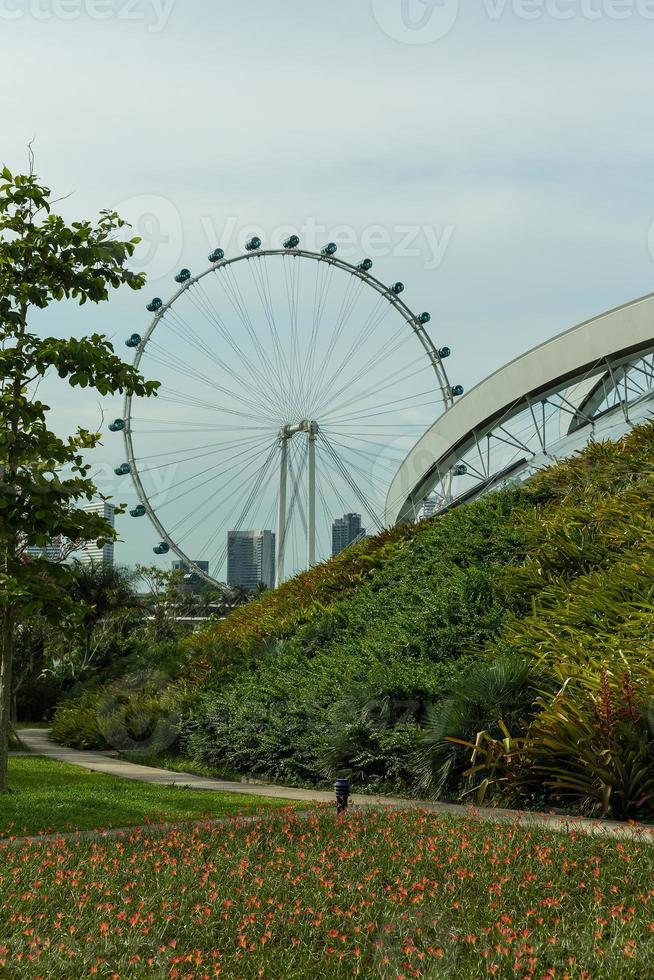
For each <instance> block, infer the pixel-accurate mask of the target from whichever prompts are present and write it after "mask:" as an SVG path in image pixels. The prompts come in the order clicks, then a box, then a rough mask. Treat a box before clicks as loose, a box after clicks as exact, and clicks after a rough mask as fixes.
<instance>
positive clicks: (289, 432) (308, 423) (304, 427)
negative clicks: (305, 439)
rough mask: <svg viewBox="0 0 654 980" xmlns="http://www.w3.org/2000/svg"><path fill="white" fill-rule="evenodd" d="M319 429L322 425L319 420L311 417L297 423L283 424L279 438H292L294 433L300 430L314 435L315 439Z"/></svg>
mask: <svg viewBox="0 0 654 980" xmlns="http://www.w3.org/2000/svg"><path fill="white" fill-rule="evenodd" d="M319 431H320V426H319V425H318V423H317V422H314V421H313V420H311V419H302V421H301V422H297V423H296V424H295V425H284V426H282V428H281V429H280V430H279V438H280V439H291V438H292V437H293V436H294V435H297V433H298V432H306V434H307V435H308V436H309V437H313V438H314V439H315V438H316V436H317V435H318V432H319Z"/></svg>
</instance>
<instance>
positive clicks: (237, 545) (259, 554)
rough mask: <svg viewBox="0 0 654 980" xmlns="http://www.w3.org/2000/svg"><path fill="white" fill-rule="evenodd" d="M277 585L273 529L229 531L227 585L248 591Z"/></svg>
mask: <svg viewBox="0 0 654 980" xmlns="http://www.w3.org/2000/svg"><path fill="white" fill-rule="evenodd" d="M260 583H263V584H264V585H266V586H268V588H269V589H272V588H273V587H274V585H275V534H274V533H273V532H272V531H228V533H227V584H228V585H229V587H230V588H232V589H234V588H236V587H237V586H239V585H240V586H241V587H242V588H244V589H247V590H248V591H252V590H254V589H256V587H257V585H259V584H260Z"/></svg>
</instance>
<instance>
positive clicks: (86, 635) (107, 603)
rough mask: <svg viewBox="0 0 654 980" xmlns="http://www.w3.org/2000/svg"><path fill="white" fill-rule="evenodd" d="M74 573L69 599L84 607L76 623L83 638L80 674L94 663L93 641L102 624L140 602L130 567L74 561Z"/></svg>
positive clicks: (133, 574) (134, 577) (134, 575)
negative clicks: (114, 614)
mask: <svg viewBox="0 0 654 980" xmlns="http://www.w3.org/2000/svg"><path fill="white" fill-rule="evenodd" d="M72 571H73V581H72V584H71V587H70V597H71V599H72V600H73V602H74V604H75V605H76V606H77V605H81V609H80V611H79V615H78V617H77V621H78V623H79V625H80V627H81V639H82V662H81V664H80V671H81V672H84V671H85V670H88V668H89V667H90V666H91V664H92V662H93V655H94V652H95V651H94V644H93V640H94V636H95V633H96V630H97V627H98V626H99V624H100V623H101V622H103V621H105V620H107V619H108V618H109V617H110V616H111V615H112V614H113V613H116V612H119V611H120V610H125V609H135V608H136V607H138V606H140V605H141V602H140V599H139V597H138V596H137V595H136V593H135V591H134V581H135V579H136V578H137V576H136V574H135V573H134V572H130V571H129V569H127V568H116V567H114V566H113V565H105V564H103V563H102V562H91V563H90V564H88V565H87V564H83V563H82V562H81V561H79V560H75V561H74V562H73V566H72Z"/></svg>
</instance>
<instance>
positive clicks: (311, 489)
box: [307, 422, 318, 568]
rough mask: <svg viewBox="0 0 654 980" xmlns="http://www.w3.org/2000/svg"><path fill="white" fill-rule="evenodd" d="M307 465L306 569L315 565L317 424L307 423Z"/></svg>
mask: <svg viewBox="0 0 654 980" xmlns="http://www.w3.org/2000/svg"><path fill="white" fill-rule="evenodd" d="M307 434H308V439H309V464H308V468H307V473H308V476H307V568H311V567H312V566H313V565H315V564H316V439H317V438H318V423H317V422H309V424H308V427H307Z"/></svg>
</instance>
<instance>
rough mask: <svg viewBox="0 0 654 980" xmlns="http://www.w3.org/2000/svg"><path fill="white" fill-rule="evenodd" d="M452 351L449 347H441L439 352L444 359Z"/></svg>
mask: <svg viewBox="0 0 654 980" xmlns="http://www.w3.org/2000/svg"><path fill="white" fill-rule="evenodd" d="M451 353H452V351H451V350H450V348H449V347H441V349H440V350H439V352H438V356H439V357H440V359H441V360H442V361H443V360H445V358H446V357H449V356H450V354H451Z"/></svg>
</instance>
